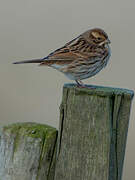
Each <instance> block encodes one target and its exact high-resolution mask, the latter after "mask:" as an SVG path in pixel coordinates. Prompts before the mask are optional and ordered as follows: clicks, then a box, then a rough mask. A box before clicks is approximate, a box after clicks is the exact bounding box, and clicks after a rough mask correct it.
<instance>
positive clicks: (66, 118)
mask: <svg viewBox="0 0 135 180" xmlns="http://www.w3.org/2000/svg"><path fill="white" fill-rule="evenodd" d="M133 94H134V93H133V91H130V90H126V89H117V88H110V87H99V86H94V89H89V88H78V87H76V85H73V84H67V85H65V86H64V88H63V99H62V104H61V108H60V132H59V138H58V151H57V163H56V171H55V180H121V176H122V167H123V160H124V154H125V146H126V138H127V132H128V124H129V114H130V107H131V100H132V98H133Z"/></svg>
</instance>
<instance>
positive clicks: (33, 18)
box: [0, 0, 135, 180]
mask: <svg viewBox="0 0 135 180" xmlns="http://www.w3.org/2000/svg"><path fill="white" fill-rule="evenodd" d="M134 18H135V3H134V1H133V0H128V1H127V0H119V1H118V0H117V1H116V0H112V1H109V0H101V1H99V0H91V1H90V0H68V1H65V0H57V1H54V0H53V1H52V0H23V1H22V0H12V1H10V0H0V124H1V125H4V124H8V123H13V122H17V121H18V122H23V121H36V122H40V123H46V124H49V125H52V126H55V127H58V121H59V120H58V119H59V105H60V102H61V94H62V86H63V84H64V83H66V82H71V81H70V80H68V79H67V78H66V77H65V76H64V75H63V74H61V73H59V72H57V71H56V70H53V69H51V68H49V67H38V66H36V65H13V64H12V62H14V61H16V60H24V59H31V58H37V57H44V56H46V55H48V53H50V52H51V51H53V50H55V49H56V48H59V47H61V46H62V45H64V44H65V43H66V42H68V41H69V40H71V39H72V38H74V37H76V36H77V35H79V34H80V33H82V32H84V31H86V30H87V29H89V28H91V27H101V28H103V29H105V31H106V32H107V33H108V35H109V37H110V39H111V41H112V44H111V48H112V57H111V61H110V62H109V64H108V66H107V68H105V69H104V70H103V71H102V72H100V73H99V74H98V75H96V76H95V77H93V78H91V79H88V80H86V81H85V83H88V84H97V85H105V86H114V87H121V88H129V89H133V90H134V87H135V85H134V79H135V77H134V76H135V60H134V51H135V20H134ZM134 106H135V105H134V101H133V106H132V112H131V119H130V127H129V133H128V142H127V148H126V158H125V165H124V174H123V175H124V176H123V180H128V179H130V180H134V178H135V170H134V167H135V156H134V152H135V142H134V136H135V127H134V118H133V117H134V116H135V112H134Z"/></svg>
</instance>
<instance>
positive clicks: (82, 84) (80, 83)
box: [76, 80, 96, 89]
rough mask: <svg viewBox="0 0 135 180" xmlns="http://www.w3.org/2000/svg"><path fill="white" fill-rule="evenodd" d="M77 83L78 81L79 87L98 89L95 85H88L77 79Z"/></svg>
mask: <svg viewBox="0 0 135 180" xmlns="http://www.w3.org/2000/svg"><path fill="white" fill-rule="evenodd" d="M76 83H77V87H79V88H88V89H96V88H95V87H93V86H90V85H89V86H87V85H85V84H84V83H83V82H82V81H80V80H76Z"/></svg>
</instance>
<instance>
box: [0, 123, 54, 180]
mask: <svg viewBox="0 0 135 180" xmlns="http://www.w3.org/2000/svg"><path fill="white" fill-rule="evenodd" d="M56 138H57V130H56V129H55V128H52V127H50V126H46V125H41V124H36V123H17V124H12V125H9V126H5V127H3V128H1V129H0V180H53V177H54V169H55V152H56V151H55V145H56Z"/></svg>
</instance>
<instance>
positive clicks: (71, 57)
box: [40, 37, 84, 65]
mask: <svg viewBox="0 0 135 180" xmlns="http://www.w3.org/2000/svg"><path fill="white" fill-rule="evenodd" d="M83 43H84V42H83V41H82V39H80V37H77V38H75V39H73V40H72V41H70V42H68V43H66V44H65V45H64V46H63V47H62V48H59V49H57V50H55V51H54V52H52V53H50V54H49V55H48V56H47V57H45V58H44V61H43V62H42V63H41V64H40V65H51V64H65V63H67V64H69V63H71V62H72V61H75V60H76V59H78V58H81V56H82V55H81V54H79V47H80V46H81V44H83ZM80 48H81V47H80Z"/></svg>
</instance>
